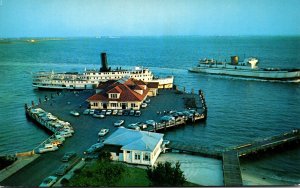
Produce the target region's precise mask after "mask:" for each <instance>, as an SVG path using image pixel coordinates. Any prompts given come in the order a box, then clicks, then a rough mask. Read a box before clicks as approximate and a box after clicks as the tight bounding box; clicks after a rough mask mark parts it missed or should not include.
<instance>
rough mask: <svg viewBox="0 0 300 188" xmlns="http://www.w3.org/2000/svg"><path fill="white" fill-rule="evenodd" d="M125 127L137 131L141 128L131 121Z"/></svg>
mask: <svg viewBox="0 0 300 188" xmlns="http://www.w3.org/2000/svg"><path fill="white" fill-rule="evenodd" d="M127 128H128V129H134V130H138V131H139V130H141V128H140V127H139V126H137V124H136V123H131V124H129V125H127Z"/></svg>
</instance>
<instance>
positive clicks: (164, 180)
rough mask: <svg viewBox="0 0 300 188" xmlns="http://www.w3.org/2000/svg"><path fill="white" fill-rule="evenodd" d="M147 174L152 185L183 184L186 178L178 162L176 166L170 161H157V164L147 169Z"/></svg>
mask: <svg viewBox="0 0 300 188" xmlns="http://www.w3.org/2000/svg"><path fill="white" fill-rule="evenodd" d="M147 175H148V178H149V180H150V181H151V182H152V186H183V184H184V183H185V181H186V179H185V176H184V174H183V172H182V170H181V169H180V163H179V162H177V163H176V164H175V166H174V167H172V164H171V163H170V162H168V161H167V162H165V163H160V162H159V163H157V166H155V167H153V168H149V167H148V169H147Z"/></svg>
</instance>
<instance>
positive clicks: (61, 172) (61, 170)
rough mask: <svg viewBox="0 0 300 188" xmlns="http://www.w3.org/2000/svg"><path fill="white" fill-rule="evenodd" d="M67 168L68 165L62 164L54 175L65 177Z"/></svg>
mask: <svg viewBox="0 0 300 188" xmlns="http://www.w3.org/2000/svg"><path fill="white" fill-rule="evenodd" d="M68 168H69V164H62V165H60V167H59V168H58V169H57V171H56V173H55V174H56V175H58V176H63V175H65V173H66V172H67V170H68Z"/></svg>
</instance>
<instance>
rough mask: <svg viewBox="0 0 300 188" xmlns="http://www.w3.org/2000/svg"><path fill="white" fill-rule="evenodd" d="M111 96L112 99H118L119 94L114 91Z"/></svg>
mask: <svg viewBox="0 0 300 188" xmlns="http://www.w3.org/2000/svg"><path fill="white" fill-rule="evenodd" d="M110 98H111V99H117V98H118V94H116V93H112V94H110Z"/></svg>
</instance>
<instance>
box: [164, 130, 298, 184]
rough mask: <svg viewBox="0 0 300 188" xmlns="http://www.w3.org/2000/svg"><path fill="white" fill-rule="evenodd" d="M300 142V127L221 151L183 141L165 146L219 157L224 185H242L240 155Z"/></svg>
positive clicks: (180, 150)
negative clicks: (221, 163) (221, 162)
mask: <svg viewBox="0 0 300 188" xmlns="http://www.w3.org/2000/svg"><path fill="white" fill-rule="evenodd" d="M299 143H300V129H294V130H292V131H290V132H286V133H283V134H280V135H276V136H273V137H269V138H264V139H263V140H262V141H256V142H252V143H246V144H242V145H239V146H235V147H232V148H228V149H225V150H222V151H217V150H209V149H208V148H205V147H202V146H195V145H193V146H191V145H186V144H185V143H183V142H171V143H170V144H169V145H168V146H167V148H165V149H171V150H172V151H173V150H178V151H179V152H189V153H191V154H198V155H202V156H206V157H214V158H221V159H222V161H223V177H224V185H225V186H243V180H242V176H241V170H240V162H239V158H240V157H246V156H248V155H252V154H254V155H257V154H258V153H259V152H267V151H269V150H275V149H277V148H283V149H288V148H289V147H282V146H286V145H288V144H296V145H299Z"/></svg>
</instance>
